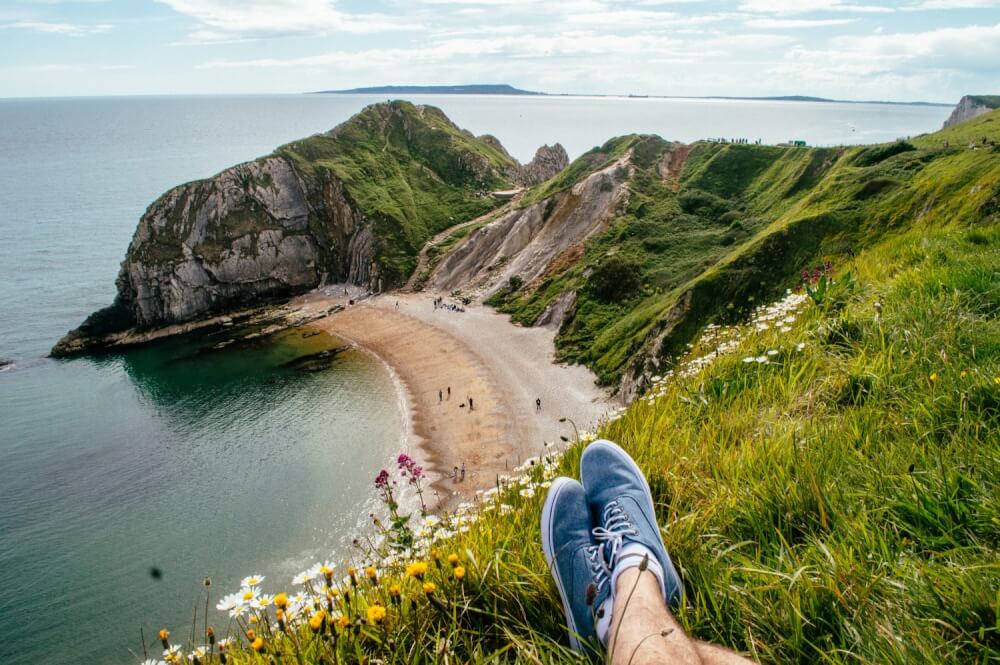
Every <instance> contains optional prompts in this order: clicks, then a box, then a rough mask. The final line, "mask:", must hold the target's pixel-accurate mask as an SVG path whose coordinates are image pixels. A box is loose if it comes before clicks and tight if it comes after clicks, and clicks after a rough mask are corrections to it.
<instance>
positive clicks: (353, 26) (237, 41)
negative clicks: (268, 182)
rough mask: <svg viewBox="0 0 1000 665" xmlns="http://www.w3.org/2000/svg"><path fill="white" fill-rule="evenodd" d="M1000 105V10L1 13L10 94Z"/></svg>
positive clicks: (461, 7) (912, 4) (51, 5)
mask: <svg viewBox="0 0 1000 665" xmlns="http://www.w3.org/2000/svg"><path fill="white" fill-rule="evenodd" d="M473 82H504V83H511V84H513V85H515V86H518V87H522V88H528V89H533V90H542V91H546V92H570V93H583V94H587V93H596V94H628V93H636V94H653V95H660V94H662V95H782V94H804V95H817V96H824V97H836V98H842V99H889V100H901V101H908V100H931V101H947V102H953V101H956V100H957V99H958V98H959V97H960V96H961V95H963V94H965V93H981V94H989V93H1000V0H899V1H896V2H867V1H866V0H734V1H731V2H720V1H712V0H617V1H615V0H610V1H605V0H545V1H537V0H507V1H503V0H369V1H359V0H298V1H295V0H0V96H2V97H20V96H60V95H114V94H184V93H197V94H203V93H266V92H288V93H295V92H303V91H310V90H318V89H330V88H351V87H357V86H368V85H383V84H457V83H473Z"/></svg>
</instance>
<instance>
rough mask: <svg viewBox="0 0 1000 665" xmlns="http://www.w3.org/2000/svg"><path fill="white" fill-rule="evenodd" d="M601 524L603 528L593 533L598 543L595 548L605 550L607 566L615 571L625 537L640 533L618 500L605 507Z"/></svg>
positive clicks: (596, 529) (592, 530)
mask: <svg viewBox="0 0 1000 665" xmlns="http://www.w3.org/2000/svg"><path fill="white" fill-rule="evenodd" d="M601 522H602V523H603V526H595V527H594V528H593V529H591V533H592V534H593V535H594V538H595V539H596V540H597V542H598V544H597V545H596V546H595V547H597V548H598V549H603V550H604V560H605V565H606V566H607V568H608V569H613V568H614V567H615V564H616V563H617V557H618V552H619V551H620V550H621V548H622V541H623V540H624V538H625V536H637V535H639V531H638V530H637V529H636V528H635V525H634V524H632V521H631V520H630V519H629V517H628V513H626V512H625V510H624V509H623V508H622V506H621V504H620V503H618V501H617V500H614V501H609V502H608V505H606V506H604V513H603V519H602V520H601Z"/></svg>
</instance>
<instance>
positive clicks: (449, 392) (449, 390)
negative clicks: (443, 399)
mask: <svg viewBox="0 0 1000 665" xmlns="http://www.w3.org/2000/svg"><path fill="white" fill-rule="evenodd" d="M448 399H451V386H448Z"/></svg>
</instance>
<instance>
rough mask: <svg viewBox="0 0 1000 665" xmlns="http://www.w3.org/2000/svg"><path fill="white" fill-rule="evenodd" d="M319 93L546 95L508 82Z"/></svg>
mask: <svg viewBox="0 0 1000 665" xmlns="http://www.w3.org/2000/svg"><path fill="white" fill-rule="evenodd" d="M314 94H319V95H545V94H547V93H544V92H532V91H531V90H521V89H520V88H515V87H514V86H512V85H508V84H506V83H474V84H471V85H377V86H373V87H369V88H351V89H350V90H319V91H318V92H316V93H314Z"/></svg>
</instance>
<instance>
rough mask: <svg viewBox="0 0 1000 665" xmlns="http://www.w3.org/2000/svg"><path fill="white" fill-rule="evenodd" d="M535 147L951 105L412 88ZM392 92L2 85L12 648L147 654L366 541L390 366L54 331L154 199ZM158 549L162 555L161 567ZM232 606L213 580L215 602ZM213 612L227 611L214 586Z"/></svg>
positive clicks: (737, 132)
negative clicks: (305, 365) (19, 91)
mask: <svg viewBox="0 0 1000 665" xmlns="http://www.w3.org/2000/svg"><path fill="white" fill-rule="evenodd" d="M411 99H412V100H413V101H415V102H418V103H431V104H435V105H437V106H440V107H441V108H442V109H443V110H444V111H445V112H446V113H448V114H449V116H450V117H451V118H452V119H453V120H454V121H455V122H456V123H458V124H459V125H460V126H463V127H465V128H467V129H469V130H470V131H472V132H474V133H476V134H483V133H491V134H494V135H495V136H497V137H498V138H499V139H500V140H501V141H502V142H503V144H504V145H505V146H506V147H507V148H508V150H509V151H510V152H511V153H512V154H513V155H514V156H515V157H517V158H518V159H520V160H522V161H527V160H528V159H530V158H531V156H532V154H533V153H534V150H535V148H536V147H538V146H539V145H541V144H542V143H553V142H556V141H558V142H561V143H562V144H563V145H564V146H565V147H566V149H567V150H568V152H569V154H570V157H571V158H572V157H577V156H579V155H580V154H582V153H583V152H584V151H585V150H588V149H589V148H591V147H593V146H595V145H599V144H601V143H603V142H604V141H605V140H607V139H608V138H610V137H612V136H615V135H620V134H626V133H632V132H644V133H656V134H660V135H661V136H663V137H664V138H666V139H671V140H681V141H692V140H696V139H698V138H704V137H723V138H746V139H748V140H750V141H754V140H757V139H761V140H763V141H764V142H779V141H785V140H792V139H799V140H805V141H807V142H809V143H810V144H820V145H836V144H843V143H860V142H876V141H886V140H892V139H895V138H898V137H904V136H909V135H914V134H918V133H922V132H927V131H932V130H934V129H937V128H938V127H940V125H941V122H942V121H943V120H944V118H945V117H946V116H947V115H948V109H946V108H941V107H923V106H892V105H874V104H830V103H791V102H747V101H722V100H714V101H710V100H665V99H621V98H578V97H478V96H469V97H465V96H414V97H411ZM376 101H381V99H380V98H378V97H373V96H360V95H345V96H332V95H286V96H253V97H162V98H155V97H145V98H143V97H135V98H94V99H25V100H19V99H12V100H0V358H3V359H8V360H12V361H13V362H14V365H13V367H12V368H11V369H8V370H7V371H4V372H0V636H2V637H0V662H2V663H4V664H11V663H14V664H17V663H37V662H46V663H54V664H59V663H76V662H102V663H104V662H107V663H119V662H120V663H128V662H134V659H133V657H132V656H131V655H130V653H129V649H131V650H132V651H133V652H135V653H140V652H141V649H142V644H141V642H140V637H139V636H140V628H143V630H144V635H145V638H146V642H147V645H149V646H151V649H152V650H151V652H150V653H156V652H158V649H156V647H155V644H156V641H155V639H154V635H155V632H156V631H157V630H158V629H159V628H161V627H169V628H171V629H172V630H173V631H174V634H175V636H177V637H178V638H179V639H181V640H184V639H186V637H187V634H188V631H189V627H190V623H191V616H192V612H193V610H194V608H195V606H196V605H198V606H201V603H202V602H203V599H204V596H203V595H202V594H203V593H204V592H205V587H204V586H203V580H204V578H206V577H208V578H209V579H210V580H211V583H212V586H211V587H209V591H210V593H211V594H212V595H213V597H214V598H217V597H218V596H219V595H220V594H221V593H224V592H228V591H231V590H234V589H235V588H236V587H237V586H238V583H239V580H240V578H241V577H242V576H244V575H249V574H251V573H260V574H264V575H265V576H267V580H266V581H265V584H264V586H265V589H271V590H275V589H279V588H287V587H288V586H289V582H290V579H291V576H292V575H293V574H294V573H296V572H298V571H299V570H301V569H302V568H304V567H305V566H307V565H308V564H309V563H311V562H312V561H316V560H319V559H322V558H327V557H331V558H334V559H340V558H344V557H347V556H350V554H351V551H352V544H351V540H352V538H353V537H354V536H356V535H358V534H359V533H361V531H362V530H363V529H364V525H365V524H366V523H367V521H368V517H367V516H368V514H369V513H370V512H371V511H372V510H374V508H375V506H374V501H373V494H372V492H371V488H370V485H371V479H372V478H374V476H375V474H376V473H377V472H378V470H379V469H380V468H382V467H383V466H388V465H389V464H390V463H391V459H392V457H393V455H394V454H395V453H396V452H397V451H398V450H400V449H401V447H402V446H403V445H404V442H403V432H404V431H405V428H404V421H403V414H402V413H401V409H400V404H399V400H398V396H397V393H396V390H395V386H394V384H393V380H392V377H391V376H390V374H389V373H388V371H387V370H386V369H385V368H384V367H382V366H381V365H380V364H379V363H378V362H377V361H376V360H375V359H373V358H372V357H370V356H368V355H366V354H364V353H361V352H357V351H352V352H348V353H345V354H342V355H341V356H340V357H339V358H338V360H337V361H336V362H334V363H333V365H332V367H331V368H330V369H328V370H325V371H322V372H302V371H299V370H295V369H293V368H290V367H288V366H287V365H286V363H287V362H288V361H290V360H293V359H294V358H296V357H299V356H301V355H303V354H308V353H310V352H314V351H316V350H318V349H321V348H327V347H329V346H331V345H334V344H337V341H336V340H332V339H329V338H327V337H326V336H315V337H303V336H302V334H301V333H300V332H298V331H290V332H287V333H284V334H281V335H278V336H276V337H274V338H272V339H268V340H263V341H261V342H259V343H257V344H256V345H254V346H250V347H240V348H233V347H228V348H226V349H224V350H221V351H215V350H212V349H211V348H206V347H207V345H206V344H204V343H201V342H200V341H199V340H198V339H197V338H194V339H189V340H171V341H167V342H164V343H161V344H157V345H152V346H147V347H143V348H140V349H136V350H133V351H129V352H127V353H115V354H106V355H101V356H93V357H82V358H75V359H72V360H58V361H57V360H51V359H48V358H46V357H45V356H46V354H47V352H48V350H49V348H50V347H51V346H52V345H53V344H54V343H55V342H56V341H57V340H58V338H59V337H60V336H61V335H62V334H64V333H65V332H66V331H67V330H69V329H70V328H72V327H75V326H76V325H78V324H79V323H80V322H81V321H82V320H83V319H84V318H85V317H86V316H87V314H89V313H90V312H92V311H94V310H96V309H98V308H100V307H102V306H105V305H107V304H109V303H110V302H111V300H112V298H113V297H114V278H115V275H116V274H117V270H118V264H119V262H120V261H121V259H122V258H123V256H124V253H125V249H126V247H127V245H128V242H129V240H130V239H131V236H132V232H133V230H134V228H135V224H136V222H137V220H138V219H139V217H140V215H141V214H142V212H143V210H144V209H145V207H146V206H147V205H148V204H149V203H151V202H152V201H153V199H154V198H155V197H157V196H158V195H159V194H161V193H162V192H164V191H165V190H166V189H168V188H169V187H171V186H173V185H176V184H179V183H181V182H185V181H188V180H191V179H195V178H202V177H206V176H210V175H212V174H214V173H216V172H218V171H220V170H221V169H223V168H225V167H227V166H229V165H231V164H234V163H237V162H239V161H243V160H248V159H252V158H254V157H257V156H260V155H263V154H266V153H268V152H270V151H271V150H272V149H273V148H274V147H275V146H277V145H280V144H281V143H284V142H288V141H291V140H293V139H296V138H300V137H303V136H306V135H309V134H312V133H315V132H320V131H325V130H327V129H330V128H332V127H333V126H335V125H336V124H338V123H340V122H342V121H344V120H346V119H347V118H348V117H350V115H352V114H353V113H355V112H357V111H358V110H360V109H361V108H362V107H363V106H365V105H367V104H370V103H373V102H376ZM154 571H156V574H154ZM213 605H214V602H213ZM209 616H210V618H211V617H214V618H215V624H216V627H217V628H218V629H222V628H223V626H224V620H223V617H222V615H221V614H219V613H218V612H216V611H215V610H214V607H213V608H211V609H210V611H209Z"/></svg>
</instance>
